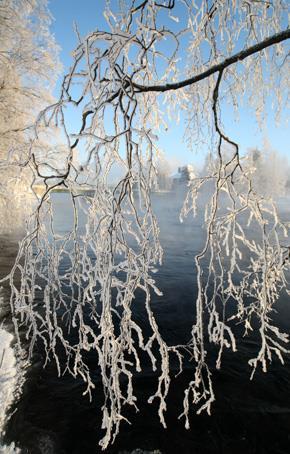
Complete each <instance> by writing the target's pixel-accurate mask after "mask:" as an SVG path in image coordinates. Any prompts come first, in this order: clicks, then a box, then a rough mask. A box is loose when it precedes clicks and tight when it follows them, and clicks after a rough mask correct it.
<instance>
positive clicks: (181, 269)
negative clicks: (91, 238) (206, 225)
mask: <svg viewBox="0 0 290 454" xmlns="http://www.w3.org/2000/svg"><path fill="white" fill-rule="evenodd" d="M53 197H54V207H55V216H56V220H55V228H56V229H57V230H58V231H65V230H66V229H68V228H69V225H70V222H71V212H70V209H69V207H68V200H67V195H66V194H54V195H53ZM154 206H155V211H156V213H157V215H158V218H159V222H160V230H161V243H162V246H163V248H164V253H165V255H164V263H163V266H162V267H161V268H160V270H159V272H158V275H156V277H157V282H158V284H159V287H160V288H161V289H162V291H163V297H157V296H156V297H154V299H153V303H152V304H153V308H154V314H155V316H156V318H157V321H158V324H159V327H160V331H161V332H162V335H163V336H164V338H165V339H166V341H167V342H168V343H169V344H172V345H173V344H176V343H180V342H186V341H187V340H189V339H190V330H191V326H192V323H193V322H194V301H195V298H196V284H195V270H194V266H193V261H194V260H193V259H194V255H195V254H196V252H197V251H198V250H200V248H201V246H202V240H203V234H202V229H201V223H202V221H201V218H198V217H197V219H195V220H193V221H188V222H185V223H183V224H181V223H180V221H179V210H180V206H181V205H180V200H179V199H178V198H177V197H176V196H175V195H174V194H158V195H155V196H154ZM283 210H284V211H283V213H284V215H285V216H286V215H287V212H288V208H287V205H285V204H284V207H283ZM289 214H290V213H289ZM0 247H1V249H0V255H1V262H0V263H1V268H0V271H1V275H2V276H3V275H4V274H7V273H8V272H9V269H10V266H11V264H12V262H13V257H14V256H15V252H16V249H17V245H16V242H15V241H13V239H11V238H7V237H6V238H2V239H1V243H0ZM134 306H135V307H136V318H137V319H138V321H139V323H140V324H141V325H142V320H143V319H142V318H143V317H144V310H143V309H142V300H139V299H138V297H137V298H136V300H135V302H134ZM277 308H278V315H277V323H278V324H279V325H280V326H281V327H282V328H283V329H284V330H285V331H287V332H289V327H290V305H289V297H288V300H287V299H286V297H285V299H284V300H283V301H280V302H279V303H278V305H277ZM1 317H2V318H3V317H6V319H7V320H8V319H9V308H8V291H7V290H5V289H4V302H3V304H2V308H1ZM144 324H145V321H144ZM257 351H258V344H257V339H256V338H255V337H249V338H243V339H241V340H240V342H239V345H238V352H237V353H232V352H229V353H227V352H225V355H224V359H223V363H222V369H221V370H220V371H216V370H213V381H214V390H215V396H216V402H215V403H214V404H213V407H212V415H211V416H208V415H207V414H202V415H199V416H197V415H195V413H194V410H192V413H191V429H190V430H186V429H185V428H184V421H182V420H178V419H177V417H178V415H179V414H180V413H181V412H182V401H183V393H184V389H185V388H186V387H187V384H188V382H189V381H190V380H191V379H192V377H193V373H194V367H191V365H190V364H188V365H187V366H186V368H185V371H184V372H183V374H182V375H181V376H179V377H178V378H177V379H173V381H172V385H171V391H170V394H169V398H168V411H167V416H166V422H167V426H168V427H167V429H163V428H162V426H161V425H160V423H159V419H158V415H157V406H156V405H155V404H151V405H150V404H148V403H147V399H148V397H149V396H150V395H151V394H152V393H153V392H155V390H156V386H157V376H156V375H155V374H154V373H152V372H150V370H149V369H146V368H145V369H144V371H143V372H142V373H140V374H138V375H137V376H136V379H135V390H136V395H137V397H138V406H139V408H140V412H139V413H137V414H135V413H134V412H133V411H131V410H130V411H128V414H127V416H128V418H129V419H130V421H131V423H132V424H131V425H128V424H126V423H123V424H122V426H121V431H120V434H119V436H118V437H117V439H116V441H115V443H114V444H113V445H112V446H111V447H110V448H109V449H107V450H106V451H105V452H106V453H110V454H111V453H119V452H122V451H132V450H134V449H137V448H141V449H143V450H159V451H161V452H162V453H180V454H183V453H184V454H250V453H251V454H266V453H267V454H282V453H283V454H289V453H290V358H289V357H288V358H287V357H286V358H285V365H284V366H283V365H281V364H280V363H279V362H278V361H276V360H275V361H273V364H272V367H271V368H270V370H269V372H268V373H267V374H264V373H262V372H261V371H260V370H259V371H257V372H256V374H255V376H254V379H253V380H252V381H250V380H249V377H250V372H251V370H250V367H249V366H248V364H247V361H248V360H249V359H250V358H251V357H253V356H254V355H255V354H256V352H257ZM209 355H213V360H212V364H214V360H215V358H216V352H215V351H211V350H210V351H209ZM210 362H211V360H210ZM42 365H43V355H42V352H41V351H39V352H36V353H35V355H34V360H33V364H32V365H31V367H30V368H29V370H28V372H27V379H26V383H25V385H24V387H23V391H22V395H21V398H20V399H19V401H18V403H17V405H16V407H15V408H14V409H13V411H14V413H13V414H12V416H11V417H10V419H9V422H8V424H7V430H6V440H5V441H6V442H7V443H12V442H15V443H17V445H18V446H19V447H20V448H21V450H22V452H23V453H27V454H40V453H41V454H42V453H45V454H47V453H48V454H93V453H97V452H101V451H100V448H99V446H98V440H99V439H100V438H101V436H102V431H101V430H100V426H101V411H100V408H101V406H102V403H103V395H102V389H101V387H100V384H99V383H100V380H99V378H98V376H97V374H96V377H95V382H96V385H97V386H96V392H95V394H94V398H93V402H90V401H89V399H88V397H87V396H82V393H83V391H84V389H85V388H84V385H83V383H82V381H81V380H75V379H73V378H72V377H71V376H70V375H64V376H62V377H60V378H59V377H57V373H56V368H55V366H54V364H53V363H50V364H48V366H47V367H46V368H45V369H43V367H42ZM90 367H91V370H92V371H93V370H94V367H95V364H94V362H93V361H92V362H91V363H90Z"/></svg>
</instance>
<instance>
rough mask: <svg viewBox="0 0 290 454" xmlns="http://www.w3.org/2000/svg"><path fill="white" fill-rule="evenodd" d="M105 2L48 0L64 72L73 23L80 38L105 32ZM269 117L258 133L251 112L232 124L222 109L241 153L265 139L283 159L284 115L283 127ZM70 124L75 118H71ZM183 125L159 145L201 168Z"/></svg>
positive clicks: (172, 155)
mask: <svg viewBox="0 0 290 454" xmlns="http://www.w3.org/2000/svg"><path fill="white" fill-rule="evenodd" d="M104 7H105V0H50V2H49V8H50V11H51V13H52V15H53V17H54V21H53V23H52V27H51V30H52V33H53V34H54V35H55V38H56V40H57V42H58V44H59V45H60V47H61V54H60V58H61V61H62V64H63V68H64V72H67V71H68V69H69V67H70V65H71V63H72V58H71V56H70V53H71V52H72V50H73V49H74V48H75V47H76V45H77V38H76V35H75V32H74V29H73V23H74V21H75V22H76V23H77V25H78V29H79V31H80V34H81V35H86V34H87V33H89V32H90V31H93V30H94V29H95V28H96V27H98V28H99V29H106V28H107V26H106V21H105V19H104V17H103V10H104ZM59 90H60V80H59V82H58V84H57V87H56V89H55V96H56V97H58V95H59ZM270 101H271V100H269V103H268V104H269V109H268V114H269V118H268V121H267V128H265V130H264V131H262V132H261V131H259V130H258V127H257V124H256V123H255V119H254V116H253V113H252V112H251V111H249V110H247V109H245V108H243V109H242V108H241V109H240V121H239V123H235V122H234V121H233V120H232V113H231V110H230V108H228V107H227V106H225V107H224V108H223V121H224V124H225V127H226V132H227V135H230V136H231V137H232V138H233V139H234V140H236V141H237V142H238V143H239V144H240V146H241V150H242V151H244V152H245V151H246V150H247V149H248V148H253V147H258V148H260V149H261V148H263V142H264V140H267V141H268V142H269V143H270V144H271V147H272V148H273V149H275V150H277V151H279V152H281V153H283V154H284V155H285V156H286V155H287V153H288V149H287V148H288V147H287V144H288V143H289V135H288V131H287V127H286V121H285V117H286V112H284V113H283V116H282V117H284V121H282V125H281V126H280V127H277V126H276V125H275V124H274V119H273V117H274V115H273V112H272V111H271V109H270V104H271V102H270ZM70 121H71V122H72V124H73V123H74V121H75V119H74V118H73V117H71V119H70ZM184 127H185V126H184V124H183V122H182V121H181V123H180V125H176V124H171V127H170V128H169V129H168V131H167V132H166V133H164V134H163V135H160V137H159V141H160V142H159V144H160V148H162V149H163V150H164V151H165V152H166V156H167V158H168V159H169V160H171V161H173V162H174V163H176V165H181V164H187V163H196V164H197V165H199V166H200V165H201V162H202V155H203V152H204V151H205V150H199V152H192V151H189V150H188V149H187V147H186V144H185V143H184V142H183V134H184Z"/></svg>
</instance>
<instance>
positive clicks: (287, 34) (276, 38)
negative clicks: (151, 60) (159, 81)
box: [132, 28, 290, 92]
mask: <svg viewBox="0 0 290 454" xmlns="http://www.w3.org/2000/svg"><path fill="white" fill-rule="evenodd" d="M289 38H290V29H289V28H288V29H287V30H284V31H282V32H280V33H277V34H275V35H272V36H270V37H269V38H267V39H265V40H264V41H261V42H259V43H258V44H255V45H254V46H251V47H249V48H248V49H245V50H242V51H241V52H238V53H237V54H234V55H232V56H231V57H229V58H226V59H225V60H224V61H222V62H221V63H218V64H217V65H214V66H212V67H211V68H208V69H207V70H206V71H203V72H202V73H200V74H197V75H196V76H193V77H190V78H189V79H185V80H182V81H181V82H176V83H171V84H165V85H149V86H144V85H139V84H136V83H134V82H132V85H133V86H134V87H135V88H138V90H139V91H140V92H147V91H160V92H164V91H169V90H178V89H179V88H184V87H187V86H188V85H193V84H195V83H196V82H199V81H200V80H203V79H206V78H207V77H209V76H211V75H212V74H215V73H216V72H220V71H223V70H224V69H226V68H227V67H228V66H231V65H232V64H234V63H237V62H238V61H242V60H244V59H245V58H247V57H250V56H251V55H254V54H256V53H257V52H261V51H262V50H264V49H266V48H267V47H270V46H272V45H273V44H278V43H280V42H282V41H286V40H287V39H289Z"/></svg>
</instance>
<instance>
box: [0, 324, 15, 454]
mask: <svg viewBox="0 0 290 454" xmlns="http://www.w3.org/2000/svg"><path fill="white" fill-rule="evenodd" d="M12 342H13V335H12V334H10V333H9V332H7V331H6V330H5V329H4V328H3V327H0V454H16V453H17V454H18V453H20V450H19V449H18V448H16V447H15V445H14V443H12V444H11V445H9V446H7V445H4V444H2V439H3V436H4V433H5V432H4V431H5V424H6V422H7V412H8V410H9V408H10V407H11V405H12V404H13V402H14V399H15V396H16V395H18V393H19V382H20V380H19V377H18V376H17V360H16V357H15V352H14V349H13V347H12Z"/></svg>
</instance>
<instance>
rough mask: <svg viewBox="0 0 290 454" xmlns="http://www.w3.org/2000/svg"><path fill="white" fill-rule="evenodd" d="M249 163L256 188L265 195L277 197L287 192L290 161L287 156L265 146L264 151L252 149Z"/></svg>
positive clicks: (249, 154)
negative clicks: (289, 161)
mask: <svg viewBox="0 0 290 454" xmlns="http://www.w3.org/2000/svg"><path fill="white" fill-rule="evenodd" d="M248 165H249V166H250V167H251V168H252V172H253V175H252V180H253V184H254V187H255V189H256V190H257V191H258V192H259V193H261V194H264V195H265V196H268V197H273V198H277V197H279V196H283V195H285V193H286V192H287V179H288V176H289V171H290V167H289V163H288V160H287V158H286V157H285V156H282V155H280V154H279V153H278V152H276V151H274V150H271V149H270V148H269V147H265V148H264V150H263V151H260V150H258V149H254V150H250V151H249V153H248Z"/></svg>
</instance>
